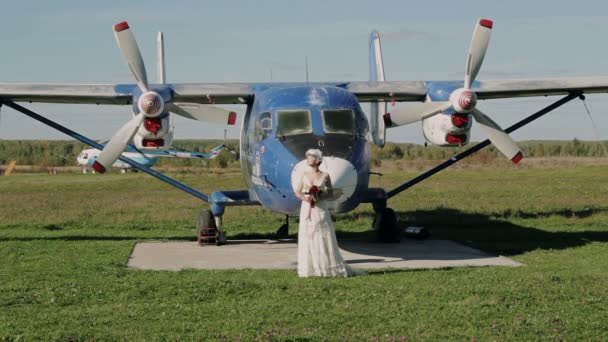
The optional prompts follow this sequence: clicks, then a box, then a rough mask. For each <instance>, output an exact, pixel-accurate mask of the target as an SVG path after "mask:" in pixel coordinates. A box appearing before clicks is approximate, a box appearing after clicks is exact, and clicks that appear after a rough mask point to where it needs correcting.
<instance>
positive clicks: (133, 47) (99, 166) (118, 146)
mask: <svg viewBox="0 0 608 342" xmlns="http://www.w3.org/2000/svg"><path fill="white" fill-rule="evenodd" d="M114 37H115V38H116V43H117V44H118V48H119V49H120V53H121V55H122V57H123V59H124V60H125V62H127V65H128V66H129V70H130V71H131V75H133V78H135V81H136V83H137V87H138V88H139V92H137V91H134V92H133V103H135V104H136V106H134V113H133V114H134V116H133V118H132V119H131V120H129V121H128V122H127V123H126V124H125V125H123V126H122V127H121V128H120V129H119V130H118V131H117V132H116V133H115V134H114V136H112V138H111V139H110V141H109V142H108V143H107V144H106V145H105V147H104V148H103V150H102V151H101V153H100V154H99V157H97V161H95V163H94V164H93V166H92V167H93V169H95V171H97V172H99V173H104V172H105V171H106V169H108V168H109V167H111V166H112V164H114V162H115V161H116V159H118V157H120V155H121V154H122V152H123V151H124V150H125V148H126V147H127V145H128V144H129V142H130V141H131V139H133V136H134V135H135V133H136V132H137V130H138V129H139V127H140V126H141V124H142V122H143V121H144V119H146V118H155V117H158V116H160V115H161V114H162V113H165V112H166V111H171V112H175V113H176V114H178V115H182V116H185V117H188V118H195V119H196V118H197V115H198V116H200V115H202V114H201V112H203V111H204V108H203V109H201V108H199V109H198V112H197V113H195V114H196V115H195V114H190V113H189V111H187V110H181V109H180V108H179V106H177V105H176V104H172V103H171V100H172V91H171V89H170V88H169V87H168V86H166V85H165V68H164V39H163V36H162V33H159V34H158V36H157V43H158V50H157V51H158V58H159V61H158V73H159V81H160V83H161V86H160V87H158V89H159V91H158V92H157V91H154V90H150V88H149V85H148V76H147V73H146V66H145V64H144V61H143V58H142V56H141V52H140V51H139V47H138V46H137V41H136V40H135V36H134V35H133V32H132V31H131V28H130V27H129V24H128V23H127V22H126V21H123V22H121V23H118V24H116V25H114ZM155 89H156V88H155ZM161 93H162V94H163V95H161ZM197 106H199V105H198V104H197ZM206 108H207V109H208V110H209V111H210V112H212V113H213V114H215V115H220V116H223V117H224V118H226V117H227V118H228V121H231V120H232V122H234V121H236V113H234V112H231V111H229V110H226V109H222V108H217V107H213V106H207V107H206ZM233 114H234V115H233Z"/></svg>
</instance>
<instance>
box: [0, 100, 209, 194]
mask: <svg viewBox="0 0 608 342" xmlns="http://www.w3.org/2000/svg"><path fill="white" fill-rule="evenodd" d="M2 104H4V105H6V106H8V107H10V108H12V109H14V110H16V111H18V112H21V113H23V114H25V115H27V116H29V117H31V118H32V119H35V120H38V121H40V122H42V123H43V124H45V125H48V126H51V127H52V128H54V129H56V130H58V131H60V132H62V133H65V134H67V135H69V136H70V137H72V138H74V139H76V140H78V141H80V142H82V143H85V144H87V145H90V146H92V147H94V148H96V149H98V150H100V151H101V150H103V147H104V145H102V144H100V143H98V142H96V141H93V140H91V139H89V138H87V137H85V136H83V135H80V134H78V133H76V132H74V131H72V130H71V129H69V128H67V127H65V126H62V125H60V124H58V123H56V122H54V121H51V120H49V119H47V118H45V117H43V116H41V115H39V114H36V113H34V112H32V111H31V110H29V109H27V108H25V107H22V106H20V105H18V104H16V103H14V102H12V101H3V102H1V103H0V105H2ZM118 159H119V160H120V161H123V162H125V163H127V164H129V165H131V166H132V167H134V168H136V169H138V170H141V171H143V172H145V173H147V174H149V175H150V176H152V177H156V178H158V179H160V180H161V181H163V182H165V183H168V184H169V185H172V186H174V187H176V188H178V189H180V190H182V191H184V192H187V193H188V194H190V195H192V196H194V197H196V198H198V199H200V200H202V201H204V202H209V198H208V197H207V195H205V194H203V193H201V192H199V191H197V190H194V189H192V188H191V187H189V186H187V185H185V184H182V183H180V182H178V181H176V180H174V179H172V178H169V177H167V176H165V175H163V174H162V173H160V172H158V171H156V170H153V169H151V168H149V167H146V166H144V165H141V164H139V163H138V162H135V161H133V160H131V159H129V158H127V157H123V156H122V155H121V156H120V157H118Z"/></svg>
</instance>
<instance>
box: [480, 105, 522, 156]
mask: <svg viewBox="0 0 608 342" xmlns="http://www.w3.org/2000/svg"><path fill="white" fill-rule="evenodd" d="M471 113H472V114H473V118H475V121H477V123H478V124H479V126H480V127H481V129H482V130H483V131H484V133H485V134H486V136H487V137H488V139H490V141H491V142H492V144H494V146H496V148H497V149H498V150H499V151H500V152H501V153H502V154H504V155H505V157H507V158H509V159H510V160H511V161H512V162H513V163H515V164H517V163H519V161H520V160H521V159H522V158H523V156H524V155H523V152H522V151H521V150H520V149H519V147H518V146H517V144H516V143H515V141H513V139H512V138H511V137H510V136H509V135H508V134H507V133H506V132H505V131H503V130H502V128H500V126H499V125H498V124H497V123H496V122H494V120H492V119H490V117H488V116H487V115H485V114H484V113H482V112H480V111H479V110H477V109H474V110H473V111H472V112H471Z"/></svg>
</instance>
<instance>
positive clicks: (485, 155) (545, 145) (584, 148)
mask: <svg viewBox="0 0 608 342" xmlns="http://www.w3.org/2000/svg"><path fill="white" fill-rule="evenodd" d="M475 144H476V143H475V142H472V143H470V144H468V145H467V146H462V147H439V146H430V145H429V146H426V147H425V146H424V145H418V144H400V143H387V144H386V145H385V146H384V147H383V148H380V147H378V146H375V145H374V146H373V147H372V161H373V162H374V163H375V164H378V162H379V161H380V160H387V159H392V160H401V159H405V160H416V159H420V160H444V159H448V158H451V157H452V156H454V155H456V154H458V153H460V152H463V151H465V150H467V149H469V148H470V147H471V146H473V145H475ZM517 144H518V146H519V147H520V148H521V149H522V150H523V151H524V155H525V156H526V157H528V158H538V157H598V158H601V157H608V141H582V140H578V139H573V140H569V141H568V140H557V141H542V140H531V141H520V142H518V143H517ZM477 155H478V156H479V157H481V158H482V159H494V158H498V157H501V158H502V155H501V154H500V152H499V151H498V150H497V149H496V148H495V147H494V146H493V145H490V146H488V147H486V148H484V149H483V150H481V151H479V152H478V154H477Z"/></svg>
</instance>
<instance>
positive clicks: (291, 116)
mask: <svg viewBox="0 0 608 342" xmlns="http://www.w3.org/2000/svg"><path fill="white" fill-rule="evenodd" d="M306 133H312V125H311V123H310V112H309V111H308V110H302V109H298V110H279V111H277V136H286V135H295V134H306Z"/></svg>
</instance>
